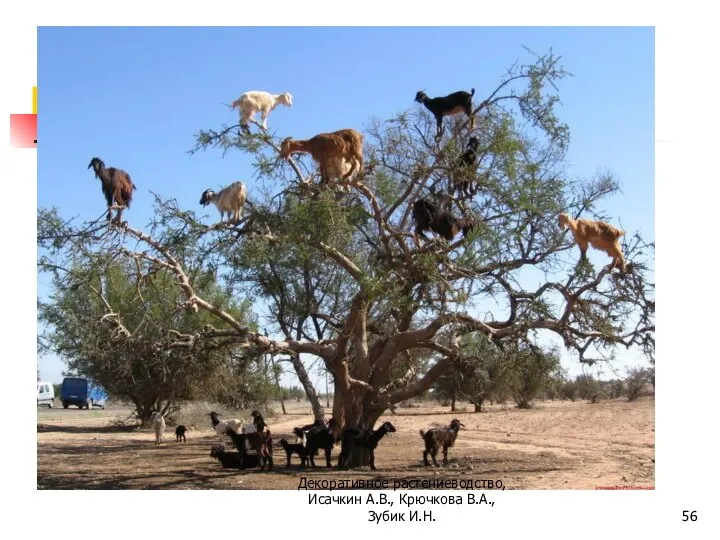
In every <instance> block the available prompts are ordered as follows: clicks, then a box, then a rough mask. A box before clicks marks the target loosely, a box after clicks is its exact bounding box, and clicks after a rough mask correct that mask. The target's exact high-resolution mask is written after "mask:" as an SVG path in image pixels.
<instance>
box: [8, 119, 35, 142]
mask: <svg viewBox="0 0 720 540" xmlns="http://www.w3.org/2000/svg"><path fill="white" fill-rule="evenodd" d="M10 145H11V146H13V147H15V148H37V114H11V115H10Z"/></svg>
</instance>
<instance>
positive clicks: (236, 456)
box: [210, 445, 259, 469]
mask: <svg viewBox="0 0 720 540" xmlns="http://www.w3.org/2000/svg"><path fill="white" fill-rule="evenodd" d="M210 457H212V458H215V459H217V460H218V461H219V462H220V463H222V466H223V469H252V468H254V467H257V466H258V464H259V458H258V456H256V455H254V454H242V453H240V452H226V451H225V450H223V448H222V447H221V446H218V445H215V446H213V447H212V448H211V449H210Z"/></svg>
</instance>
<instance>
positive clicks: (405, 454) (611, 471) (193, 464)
mask: <svg viewBox="0 0 720 540" xmlns="http://www.w3.org/2000/svg"><path fill="white" fill-rule="evenodd" d="M278 410H279V409H278ZM471 410H472V409H471V406H467V405H466V406H465V408H464V409H463V407H462V405H461V406H460V411H459V412H456V413H450V412H449V411H448V407H445V408H441V407H439V406H437V405H431V404H427V405H422V406H420V407H413V408H407V409H398V414H396V415H387V416H385V417H383V418H381V420H380V421H381V422H382V421H385V420H389V421H391V422H392V423H393V425H394V426H395V427H396V428H397V432H396V433H391V434H389V435H388V436H386V437H385V438H384V439H383V440H382V441H381V442H380V445H379V447H378V449H377V450H376V453H375V455H376V458H375V462H376V466H377V469H378V470H377V471H370V470H369V469H367V468H364V469H359V470H354V471H336V470H327V469H325V468H321V467H319V468H318V469H315V470H305V469H302V468H300V467H299V465H298V460H297V457H294V458H293V462H292V464H291V466H290V468H286V466H285V464H286V458H285V453H284V451H283V450H282V448H281V447H279V445H277V441H279V440H280V438H281V437H285V438H287V439H288V440H289V441H291V442H293V441H294V437H292V434H291V430H292V428H293V427H294V426H299V425H303V424H306V423H310V422H311V421H312V415H311V414H310V407H309V405H308V404H307V403H300V404H295V403H293V404H292V407H291V409H290V410H288V413H289V414H288V415H285V416H283V415H278V416H275V417H273V418H270V417H268V418H266V421H267V423H268V425H269V426H270V429H271V431H272V433H273V440H274V441H275V443H276V445H277V446H276V447H275V448H274V450H273V456H274V459H275V467H274V468H273V470H272V472H269V473H268V472H261V471H259V470H250V471H238V470H232V469H223V468H222V467H221V466H220V464H219V463H218V462H217V461H215V460H214V459H212V458H210V456H209V453H210V447H211V446H212V445H213V444H215V443H216V441H217V438H216V437H215V436H214V432H213V431H212V430H211V429H210V423H209V421H208V423H207V425H206V426H205V425H200V426H197V427H194V428H192V429H191V430H190V431H189V432H188V433H187V443H185V444H183V443H176V442H175V436H174V429H173V428H170V427H168V429H167V432H166V434H165V441H164V442H163V444H162V445H160V446H155V445H154V434H152V433H151V432H150V431H144V430H143V431H141V430H127V429H123V428H118V427H113V426H112V425H110V424H111V421H112V420H113V419H114V418H116V417H124V416H127V414H128V411H127V410H120V409H108V410H106V411H98V410H95V411H79V410H77V409H72V408H71V409H68V410H63V409H60V410H58V409H52V410H48V409H40V408H38V429H37V487H38V489H297V487H298V484H299V479H300V477H302V476H304V477H307V478H308V479H328V480H330V479H334V480H343V479H345V480H350V479H359V478H366V479H369V478H373V479H387V480H388V481H389V482H390V484H391V485H392V481H393V480H398V479H403V478H407V479H437V478H457V479H458V480H461V479H465V480H467V479H473V480H481V479H484V480H493V481H496V480H502V482H503V484H504V486H505V488H506V489H597V488H601V487H607V486H623V487H625V488H631V489H632V488H635V489H643V488H644V489H647V488H652V487H653V486H654V484H655V400H654V399H653V398H641V399H640V400H638V401H636V402H633V403H628V402H627V401H626V400H615V401H605V402H601V403H599V404H590V403H586V402H575V403H572V402H567V401H545V402H540V403H538V404H537V405H536V408H535V409H531V410H518V409H514V408H503V407H501V406H498V405H495V406H492V407H490V408H489V411H488V412H483V413H480V414H476V413H471V412H469V411H471ZM466 411H467V412H466ZM454 417H456V418H459V419H460V421H461V422H463V423H464V424H465V425H466V429H465V430H463V431H461V432H460V434H459V436H458V439H457V442H456V445H455V447H454V448H451V449H450V452H449V458H450V464H449V466H448V467H441V468H439V469H436V468H434V467H425V466H424V465H423V463H422V450H423V448H424V446H423V442H422V440H421V438H420V435H419V433H418V431H419V430H420V429H421V428H424V429H426V428H428V427H432V426H439V425H448V424H449V423H450V420H451V419H452V418H454ZM180 420H181V421H183V419H182V417H181V419H180ZM183 423H185V422H183ZM378 425H379V424H378ZM339 451H340V449H339V445H337V446H336V449H335V450H334V451H333V456H332V462H333V464H335V463H336V462H337V454H338V453H339ZM316 463H317V464H318V465H320V464H321V463H324V457H322V455H321V457H320V458H318V459H317V460H316Z"/></svg>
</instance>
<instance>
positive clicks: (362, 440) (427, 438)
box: [150, 411, 465, 471]
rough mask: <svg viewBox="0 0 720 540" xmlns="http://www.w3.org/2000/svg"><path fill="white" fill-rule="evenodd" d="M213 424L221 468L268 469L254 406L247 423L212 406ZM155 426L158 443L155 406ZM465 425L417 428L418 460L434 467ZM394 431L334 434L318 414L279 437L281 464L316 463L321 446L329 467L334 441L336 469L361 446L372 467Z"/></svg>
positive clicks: (268, 446)
mask: <svg viewBox="0 0 720 540" xmlns="http://www.w3.org/2000/svg"><path fill="white" fill-rule="evenodd" d="M208 416H210V421H211V422H212V426H213V429H214V430H215V433H216V434H217V436H218V438H219V439H220V444H216V445H213V446H212V448H211V449H210V457H212V458H214V459H216V460H218V461H219V462H220V464H221V465H222V466H223V468H225V469H253V468H256V467H260V470H265V466H266V465H267V468H268V470H271V469H272V467H273V440H272V437H271V435H270V429H269V427H268V425H267V424H266V423H265V420H264V419H263V416H262V414H261V413H260V412H259V411H253V412H252V413H251V414H250V416H251V417H252V424H246V423H244V422H243V421H242V420H239V419H237V418H232V419H229V420H221V419H220V416H221V415H220V414H218V413H216V412H215V411H212V412H210V413H209V414H208ZM150 421H151V423H152V426H153V429H154V431H155V444H160V443H162V438H163V433H164V431H165V418H164V416H163V415H162V414H160V413H158V412H156V413H153V415H152V416H151V418H150ZM464 427H465V426H464V425H463V424H462V423H461V422H460V420H457V419H454V420H452V422H450V426H449V427H445V428H442V427H434V428H430V429H428V430H427V431H424V430H420V436H421V437H422V439H423V441H424V442H425V450H424V451H423V462H424V463H425V465H427V466H429V465H430V463H429V462H428V455H430V457H431V458H432V461H433V464H434V465H435V466H436V467H437V466H438V463H437V461H436V459H435V456H436V455H437V453H438V451H439V450H442V454H443V465H448V457H447V454H448V449H449V448H450V447H452V446H453V445H454V444H455V439H456V438H457V435H458V431H459V430H460V429H462V428H464ZM186 431H187V428H186V427H185V426H182V425H180V426H177V427H176V428H175V442H181V441H182V442H187V440H186V438H185V432H186ZM395 431H397V430H396V429H395V426H393V425H392V424H391V423H390V422H384V423H383V424H382V425H381V426H380V427H379V428H378V429H375V430H373V429H356V428H347V429H345V430H342V432H341V435H340V436H339V437H337V438H336V436H335V433H337V432H338V430H337V422H336V421H335V419H334V418H331V419H330V420H329V421H328V422H327V424H326V423H325V422H324V421H323V420H316V421H315V422H313V423H312V424H308V425H305V426H300V427H295V428H293V434H294V435H295V436H296V437H297V440H296V442H295V443H289V442H288V441H287V439H284V438H283V439H280V441H279V442H278V445H279V446H280V447H282V449H283V450H284V451H285V455H286V457H287V462H286V464H285V466H286V467H290V461H291V458H292V456H293V454H295V455H297V457H298V458H299V460H300V466H301V467H308V466H309V467H312V468H313V469H314V468H316V465H315V456H317V455H318V452H319V451H320V450H322V451H323V452H325V465H326V466H327V468H328V469H330V468H331V465H330V457H331V453H332V450H333V448H334V447H335V444H336V443H338V442H339V443H340V444H341V446H340V456H339V458H338V464H337V467H338V469H347V468H349V465H350V462H351V461H350V460H351V456H352V454H353V453H356V452H358V451H359V452H360V455H361V457H360V462H361V464H362V465H369V466H370V469H371V470H373V471H374V470H376V467H375V449H376V448H377V446H378V444H379V443H380V440H381V439H382V438H383V437H384V436H385V435H387V434H388V433H394V432H395ZM227 437H229V438H230V440H232V443H233V446H234V447H235V449H236V450H237V451H235V452H233V451H228V450H226V449H225V441H226V438H227Z"/></svg>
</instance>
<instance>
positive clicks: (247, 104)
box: [230, 90, 292, 133]
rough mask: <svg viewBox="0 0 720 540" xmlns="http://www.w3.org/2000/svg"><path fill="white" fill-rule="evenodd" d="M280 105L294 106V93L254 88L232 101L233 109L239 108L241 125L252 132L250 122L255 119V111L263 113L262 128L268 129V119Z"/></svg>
mask: <svg viewBox="0 0 720 540" xmlns="http://www.w3.org/2000/svg"><path fill="white" fill-rule="evenodd" d="M278 105H285V106H286V107H292V94H290V93H288V92H283V93H282V94H271V93H270V92H264V91H261V90H252V91H250V92H245V93H244V94H243V95H242V96H240V97H239V98H238V99H236V100H235V101H233V102H232V104H231V105H230V108H231V109H239V111H240V125H241V126H242V127H243V129H244V130H245V132H246V133H250V127H249V126H248V122H249V121H250V120H253V116H255V113H257V112H260V114H261V115H262V128H263V129H265V130H267V119H268V116H269V115H270V113H271V112H272V110H273V109H274V108H275V107H277V106H278Z"/></svg>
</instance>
